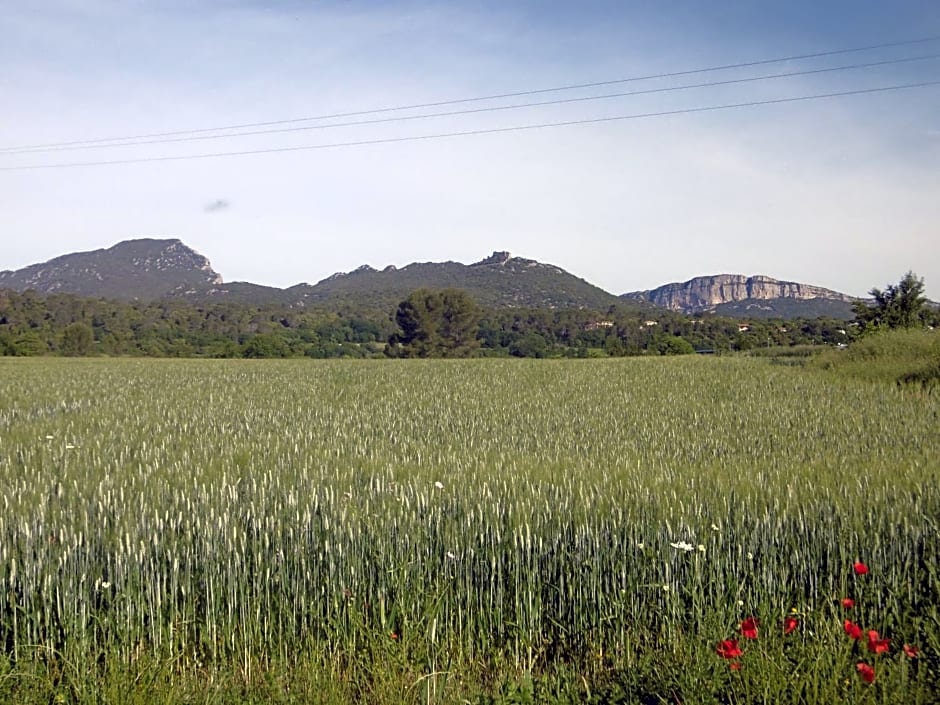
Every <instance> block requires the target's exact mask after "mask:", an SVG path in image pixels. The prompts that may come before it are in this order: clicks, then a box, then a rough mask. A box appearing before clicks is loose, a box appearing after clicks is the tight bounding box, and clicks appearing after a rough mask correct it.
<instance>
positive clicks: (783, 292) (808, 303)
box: [621, 274, 856, 319]
mask: <svg viewBox="0 0 940 705" xmlns="http://www.w3.org/2000/svg"><path fill="white" fill-rule="evenodd" d="M621 298H623V299H626V300H629V301H645V302H648V303H651V304H653V305H655V306H659V307H660V308H665V309H669V310H670V311H678V312H681V313H685V314H692V315H694V314H698V313H706V312H709V313H716V314H719V315H722V316H734V317H738V318H797V317H800V318H816V317H818V316H828V317H831V318H844V319H849V318H852V317H853V314H852V303H853V302H854V301H856V299H855V298H854V297H852V296H848V295H847V294H841V293H839V292H837V291H832V290H830V289H824V288H822V287H819V286H813V285H811V284H799V283H797V282H789V281H780V280H778V279H773V278H772V277H767V276H762V275H757V276H751V277H747V276H743V275H740V274H718V275H714V276H705V277H696V278H694V279H690V280H689V281H686V282H675V283H672V284H664V285H663V286H660V287H657V288H656V289H651V290H649V291H635V292H630V293H627V294H623V295H622V297H621Z"/></svg>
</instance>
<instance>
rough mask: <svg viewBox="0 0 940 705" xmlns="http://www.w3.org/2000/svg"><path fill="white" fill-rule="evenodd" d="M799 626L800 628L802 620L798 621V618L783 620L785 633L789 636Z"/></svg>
mask: <svg viewBox="0 0 940 705" xmlns="http://www.w3.org/2000/svg"><path fill="white" fill-rule="evenodd" d="M798 626H800V620H798V619H797V618H796V617H786V618H784V620H783V633H784V634H789V633H790V632H792V631H794V630H795V629H796V628H797V627H798Z"/></svg>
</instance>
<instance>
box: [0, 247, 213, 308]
mask: <svg viewBox="0 0 940 705" xmlns="http://www.w3.org/2000/svg"><path fill="white" fill-rule="evenodd" d="M221 283H222V277H220V276H219V275H218V274H217V273H216V272H215V271H214V270H213V269H212V265H211V264H209V260H208V259H206V258H205V257H203V256H202V255H201V254H199V253H198V252H196V251H195V250H193V249H191V248H190V247H187V246H186V245H184V244H183V243H182V242H180V241H179V240H175V239H171V240H156V239H150V238H144V239H138V240H126V241H124V242H119V243H118V244H117V245H114V246H113V247H109V248H107V249H101V250H93V251H91V252H74V253H72V254H68V255H62V256H61V257H56V258H55V259H51V260H49V261H48V262H43V263H41V264H33V265H30V266H28V267H24V268H23V269H18V270H15V271H9V270H8V271H3V272H0V288H7V289H15V290H17V291H25V290H27V289H33V290H35V291H38V292H41V293H44V294H54V293H68V294H77V295H79V296H92V297H100V298H107V299H122V300H132V299H140V300H152V299H157V298H160V297H162V296H166V295H169V294H171V293H172V292H174V291H179V290H185V289H193V288H202V287H205V286H209V285H217V284H221Z"/></svg>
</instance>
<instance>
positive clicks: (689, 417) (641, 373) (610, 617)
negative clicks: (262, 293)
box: [0, 358, 940, 703]
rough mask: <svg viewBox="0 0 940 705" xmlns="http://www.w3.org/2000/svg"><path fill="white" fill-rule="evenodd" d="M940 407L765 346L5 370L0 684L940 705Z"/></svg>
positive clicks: (31, 691)
mask: <svg viewBox="0 0 940 705" xmlns="http://www.w3.org/2000/svg"><path fill="white" fill-rule="evenodd" d="M938 411H940V402H938V399H937V398H936V396H935V395H918V394H910V393H908V392H906V391H904V390H903V389H897V388H894V387H891V386H877V385H871V384H868V383H866V382H864V381H862V380H855V379H852V378H851V377H844V378H830V376H827V375H816V374H807V373H806V372H805V371H803V372H801V371H799V370H795V369H790V368H786V367H781V366H772V365H768V364H767V363H766V362H765V361H762V360H755V359H745V358H708V359H706V358H685V359H627V360H591V361H575V360H572V361H560V360H559V361H525V360H475V361H474V360H471V361H387V362H375V361H343V362H329V361H318V362H311V361H172V360H148V361H140V360H39V361H36V360H0V487H2V490H3V492H2V498H3V511H2V513H0V642H2V643H3V644H4V650H3V655H4V659H5V660H4V661H3V662H2V663H0V699H4V700H5V701H7V702H19V703H32V702H42V703H49V702H139V703H151V702H163V703H171V702H197V701H198V702H226V703H228V702H283V703H289V702H322V703H346V702H363V703H408V702H413V703H430V702H436V703H452V702H471V703H510V702H559V703H560V702H592V701H593V702H598V703H600V702H624V703H632V702H643V703H659V702H664V703H665V702H683V703H696V702H702V703H712V702H724V703H732V702H733V703H751V702H753V703H756V702H781V703H787V702H793V703H797V702H827V703H838V702H899V701H904V702H909V703H917V702H922V703H928V702H936V699H935V696H933V684H934V683H935V682H936V681H937V680H938V678H940V667H938V653H940V622H938V612H937V605H938V604H940V595H938V590H940V579H938V572H937V566H938V564H940V560H938V555H937V552H938V548H937V542H936V534H937V525H936V517H938V516H940V484H938V482H937V480H938V479H940V478H938V475H940V466H938V461H937V458H938V457H940V434H937V433H936V428H937V421H938ZM680 542H684V543H687V544H689V546H690V547H691V549H692V550H688V551H687V550H685V549H684V548H683V547H682V544H681V543H680ZM676 546H679V547H676ZM856 560H864V561H865V562H866V563H868V564H869V565H870V566H871V568H872V572H871V574H870V575H868V576H864V577H860V576H856V575H855V574H854V573H853V572H852V570H851V566H852V564H853V562H855V561H856ZM846 595H851V596H853V597H855V598H856V599H857V602H858V606H857V608H855V610H854V611H853V612H852V613H851V616H852V618H853V619H855V620H857V621H858V622H859V623H860V624H862V625H864V627H865V628H866V629H869V628H870V629H877V630H879V631H880V632H881V633H883V634H885V635H887V636H889V637H890V638H891V639H892V645H893V648H892V651H891V653H889V654H888V655H886V656H879V657H878V659H877V661H875V665H876V667H877V673H878V678H877V680H876V682H875V683H874V684H872V685H871V686H867V685H865V684H864V683H862V682H861V680H860V679H859V678H858V676H857V675H856V673H855V664H856V663H857V662H858V661H859V660H860V659H866V660H869V661H871V660H873V657H870V656H869V655H868V654H867V653H866V652H865V651H864V649H862V650H861V651H859V646H858V644H856V643H850V640H848V639H847V637H846V636H845V633H844V630H843V626H842V620H843V619H844V618H845V617H846V613H845V612H844V611H843V609H842V608H841V606H840V605H839V602H838V601H839V598H841V597H844V596H846ZM794 609H795V610H796V612H795V613H794V614H796V615H797V617H798V619H799V622H800V628H799V629H798V630H797V631H795V632H794V633H793V634H789V635H786V637H784V635H783V634H782V631H781V628H780V624H781V622H782V620H783V618H784V616H785V615H787V614H791V613H792V612H791V611H792V610H794ZM749 615H756V616H757V617H758V619H759V621H760V624H761V625H762V627H761V638H760V639H758V640H757V641H756V642H748V643H747V644H746V648H745V653H744V656H743V657H742V658H741V660H740V661H741V663H742V665H743V668H742V669H741V670H740V671H731V670H730V669H729V667H728V663H727V662H725V661H724V660H722V659H721V658H719V657H718V656H717V655H716V653H715V645H716V644H717V643H718V641H720V640H722V639H726V638H730V637H733V636H734V635H735V634H736V629H737V625H738V624H739V622H740V621H741V620H742V619H743V618H744V617H746V616H749ZM905 642H908V643H912V644H916V645H918V646H919V647H920V649H921V656H920V657H919V658H918V659H914V660H908V659H906V658H905V657H903V655H902V654H901V653H900V650H899V648H898V647H899V646H900V645H901V644H903V643H905Z"/></svg>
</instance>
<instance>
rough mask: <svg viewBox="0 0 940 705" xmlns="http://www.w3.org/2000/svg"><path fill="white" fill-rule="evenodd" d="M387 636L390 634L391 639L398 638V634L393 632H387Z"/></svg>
mask: <svg viewBox="0 0 940 705" xmlns="http://www.w3.org/2000/svg"><path fill="white" fill-rule="evenodd" d="M389 636H390V637H391V638H392V639H397V638H398V634H396V633H395V632H392V633H391V634H389Z"/></svg>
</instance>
